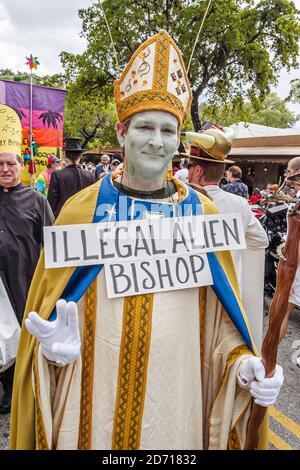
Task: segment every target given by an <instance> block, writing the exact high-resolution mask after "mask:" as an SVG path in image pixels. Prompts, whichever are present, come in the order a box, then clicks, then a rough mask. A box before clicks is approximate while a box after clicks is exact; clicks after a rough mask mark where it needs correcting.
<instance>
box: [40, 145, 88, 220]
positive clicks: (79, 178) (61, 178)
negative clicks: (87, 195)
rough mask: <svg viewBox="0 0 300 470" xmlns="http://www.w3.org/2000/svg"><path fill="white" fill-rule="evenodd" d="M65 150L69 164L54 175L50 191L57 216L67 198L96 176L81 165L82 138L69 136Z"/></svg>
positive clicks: (51, 203)
mask: <svg viewBox="0 0 300 470" xmlns="http://www.w3.org/2000/svg"><path fill="white" fill-rule="evenodd" d="M64 151H65V158H66V160H67V162H68V165H67V167H66V168H64V169H63V170H61V171H58V172H55V173H54V174H53V175H52V178H51V182H50V186H49V192H48V201H49V204H50V206H51V208H52V211H53V214H54V217H55V218H57V217H58V214H59V213H60V211H61V208H62V206H63V205H64V203H65V202H66V201H67V199H69V198H70V197H71V196H73V195H74V194H76V193H77V192H78V191H81V190H82V189H84V188H86V187H87V186H89V185H90V184H93V183H94V182H95V180H94V176H93V175H92V174H91V173H90V172H89V171H87V170H84V169H83V168H81V167H80V165H79V163H80V159H81V156H82V151H83V150H82V148H81V143H80V139H78V138H76V137H69V138H67V139H66V140H65V147H64Z"/></svg>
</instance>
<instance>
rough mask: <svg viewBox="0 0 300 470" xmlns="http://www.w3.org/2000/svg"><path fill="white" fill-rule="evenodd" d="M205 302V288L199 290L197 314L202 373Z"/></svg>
mask: <svg viewBox="0 0 300 470" xmlns="http://www.w3.org/2000/svg"><path fill="white" fill-rule="evenodd" d="M206 300H207V287H200V289H199V312H200V354H201V371H203V364H204V351H205V321H206Z"/></svg>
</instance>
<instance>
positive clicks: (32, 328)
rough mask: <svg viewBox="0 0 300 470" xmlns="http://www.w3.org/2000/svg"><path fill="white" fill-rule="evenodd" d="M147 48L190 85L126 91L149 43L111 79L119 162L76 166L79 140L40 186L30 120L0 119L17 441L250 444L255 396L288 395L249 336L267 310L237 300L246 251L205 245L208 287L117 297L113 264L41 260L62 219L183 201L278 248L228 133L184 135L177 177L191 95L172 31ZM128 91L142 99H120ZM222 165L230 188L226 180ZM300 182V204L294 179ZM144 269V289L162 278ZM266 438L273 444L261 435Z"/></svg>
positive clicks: (4, 377) (2, 249)
mask: <svg viewBox="0 0 300 470" xmlns="http://www.w3.org/2000/svg"><path fill="white" fill-rule="evenodd" d="M152 44H155V46H156V48H155V47H154V48H153V51H154V52H153V54H154V55H155V54H160V63H161V64H165V65H164V67H167V68H168V67H170V70H160V69H159V68H156V67H155V68H151V65H149V72H148V73H149V74H150V75H151V74H152V75H153V77H154V74H160V73H161V74H165V73H167V74H168V73H170V77H172V79H173V76H175V78H176V76H177V75H178V77H180V80H181V81H180V87H181V88H180V89H179V88H178V87H179V85H178V86H177V85H174V86H173V85H172V81H171V82H170V83H171V85H172V86H171V85H170V83H167V82H168V81H166V80H165V79H164V80H158V79H157V77H156V79H155V80H154V78H153V77H152V78H151V80H149V83H153V84H154V83H160V85H159V86H161V87H162V89H159V90H158V89H156V88H155V87H154V85H153V87H154V88H153V89H152V88H151V86H150V85H149V86H150V88H149V89H148V88H147V87H146V88H145V90H144V89H143V91H138V90H139V88H138V87H137V91H134V90H133V91H132V90H131V89H130V88H129V86H128V83H129V82H130V80H129V79H130V77H131V75H130V73H132V70H135V69H136V70H138V67H139V66H140V65H141V63H143V62H141V61H143V60H144V57H145V54H144V53H143V51H144V52H145V51H148V49H147V48H148V46H149V44H148V42H146V43H145V44H143V45H142V46H141V47H140V48H139V49H138V51H136V52H135V53H134V54H133V57H132V58H131V60H130V63H129V64H128V66H127V67H126V69H125V71H124V72H123V74H122V75H121V77H120V79H119V80H117V81H116V83H115V96H116V106H117V111H118V117H119V122H118V123H117V125H116V130H117V136H118V139H119V142H120V145H121V147H122V149H123V150H124V162H123V157H122V156H121V155H120V156H119V158H116V156H114V157H113V158H111V157H110V156H109V155H102V156H101V160H100V162H99V163H98V165H97V166H95V165H94V164H92V163H87V164H82V163H80V161H81V157H82V152H83V150H82V148H81V143H80V140H79V139H77V138H69V139H66V143H65V148H64V151H65V160H66V161H67V165H66V166H65V167H64V168H63V169H58V168H57V166H58V162H57V161H56V160H55V159H54V158H52V159H51V160H49V161H48V165H47V170H45V172H43V173H42V174H41V175H40V176H39V177H38V179H37V181H36V186H35V190H33V189H32V188H25V187H24V186H23V185H22V184H21V171H22V167H23V162H22V160H21V158H20V148H21V124H20V120H19V118H18V116H17V114H16V113H15V112H14V111H13V110H12V109H11V108H9V107H8V106H6V105H0V111H1V112H0V123H1V124H4V122H5V123H6V122H11V123H13V124H12V127H11V128H9V126H0V128H1V129H2V130H1V132H2V134H1V135H0V209H1V211H0V223H1V226H0V227H1V228H0V261H1V264H0V275H1V279H2V280H3V283H4V284H5V287H6V291H7V296H8V299H9V301H10V302H11V305H12V307H13V309H14V311H15V313H16V316H17V318H18V321H19V322H20V324H21V323H22V329H21V335H20V343H19V349H18V355H17V360H16V367H15V371H14V369H13V368H9V369H7V370H6V371H4V372H3V373H1V374H0V380H1V382H2V384H3V387H4V395H3V397H2V399H1V404H0V412H1V413H8V412H9V411H10V410H11V411H12V413H11V441H10V445H11V448H12V449H33V448H36V449H110V448H112V449H114V450H122V449H132V450H135V449H227V448H229V449H232V448H235V449H237V448H243V447H244V445H245V441H246V434H247V433H246V429H247V421H248V418H249V415H250V412H251V408H252V405H253V400H254V402H255V403H256V404H258V405H261V406H263V407H267V406H269V405H272V404H274V403H275V401H276V399H277V396H278V394H279V392H280V389H281V386H282V383H283V371H282V369H281V367H280V366H279V365H277V366H276V368H275V370H274V375H273V377H271V378H269V377H265V375H266V374H265V368H264V364H263V361H262V359H261V358H260V356H259V350H258V348H257V347H256V345H255V343H259V342H260V341H261V335H262V331H261V332H259V333H258V335H257V336H256V337H255V335H254V334H252V333H251V328H250V326H249V324H250V323H251V321H253V322H254V323H255V322H257V317H256V318H255V317H254V318H252V319H251V321H250V317H251V312H250V311H248V310H247V308H248V306H247V301H246V300H245V305H243V301H244V299H246V292H244V285H245V282H244V281H245V280H244V276H245V271H246V269H245V266H243V260H242V256H241V252H240V251H234V252H233V257H232V256H231V254H230V252H229V251H220V252H211V253H208V254H207V259H208V264H209V269H210V272H211V276H212V285H211V286H206V285H205V286H201V287H199V285H197V286H194V287H191V288H188V289H187V288H184V285H183V286H182V287H181V288H179V289H178V290H172V289H166V290H165V291H164V289H162V291H161V290H159V291H151V290H150V291H149V293H148V292H146V293H145V292H143V293H139V292H138V294H137V295H133V296H125V295H124V296H119V297H118V298H111V297H109V296H108V294H107V291H106V287H105V286H106V278H105V275H104V269H103V265H91V266H89V265H85V266H75V265H74V266H72V267H65V268H59V269H46V268H45V264H44V254H43V253H41V249H42V247H43V235H42V234H43V227H44V226H45V225H51V224H52V223H53V222H54V220H56V224H57V225H70V224H78V225H81V224H89V223H98V224H99V225H101V223H102V222H109V221H120V220H121V221H124V220H125V221H126V222H128V223H129V222H130V221H133V220H136V219H138V218H142V219H148V218H151V217H156V218H157V217H160V218H164V217H181V215H178V214H184V213H185V209H187V208H188V209H189V210H191V213H192V215H195V216H196V215H198V214H202V215H209V216H212V215H214V216H215V215H216V214H217V213H218V212H220V213H221V214H228V213H232V212H235V213H239V214H240V215H241V220H242V229H243V231H244V235H245V240H246V248H247V250H250V251H251V252H253V253H255V252H259V253H263V252H264V249H265V248H266V247H267V245H268V238H267V236H266V233H265V231H264V229H263V228H262V226H261V225H260V223H259V221H258V220H257V219H256V218H255V216H254V214H253V212H252V211H251V207H250V205H251V204H252V203H255V204H256V203H257V202H259V200H260V197H268V195H269V193H270V192H272V191H275V189H274V188H273V186H272V188H271V187H270V188H269V189H268V188H267V189H266V191H267V192H266V194H264V195H263V196H262V192H260V194H259V192H258V190H257V191H256V190H255V191H254V192H253V194H252V196H251V198H250V199H249V194H248V187H247V185H245V184H244V183H243V182H242V173H241V170H240V168H239V167H237V166H236V165H232V164H233V163H234V162H232V161H231V160H229V158H228V155H229V152H230V149H231V143H232V135H230V133H228V132H227V131H226V128H225V129H221V128H218V126H215V125H214V126H212V127H207V128H206V129H205V130H204V131H203V132H200V133H197V132H190V133H189V134H190V141H191V146H190V149H189V151H188V152H187V153H186V154H182V158H183V160H182V162H181V165H182V168H180V169H178V171H176V173H175V174H174V175H172V174H170V173H172V172H171V171H170V164H171V162H172V157H173V155H174V154H175V152H176V151H177V149H178V146H179V134H180V127H181V125H182V123H183V120H184V118H185V117H186V116H187V115H188V112H189V107H190V102H191V92H190V86H189V82H188V78H187V74H186V70H185V66H184V63H183V60H182V57H181V54H180V52H179V51H178V49H177V47H176V45H175V43H174V41H173V40H172V39H171V38H170V36H169V35H168V34H167V33H166V32H165V31H161V32H160V33H158V34H157V35H155V36H154V37H153V38H152V39H151V47H152ZM166 44H167V45H168V48H167V47H166ZM170 51H171V52H170ZM164 54H167V55H166V57H165V59H164V60H162V58H163V57H164ZM169 54H171V55H170V57H172V61H171V60H169ZM141 58H142V59H141ZM153 60H154V59H153ZM154 62H155V60H154ZM128 74H129V75H128ZM176 74H177V75H176ZM164 76H165V75H164ZM137 78H138V77H137ZM170 80H171V79H170ZM170 80H169V81H170ZM173 80H174V79H173ZM137 82H138V80H137ZM146 83H147V82H146ZM176 83H177V84H178V83H179V82H178V79H176ZM147 86H148V85H147ZM155 86H156V85H155ZM129 89H130V90H131V91H130V94H131V93H132V94H133V97H134V98H135V99H130V100H127V101H126V93H129V91H128V90H129ZM141 89H142V88H141ZM178 90H179V91H178ZM166 96H168V97H169V98H168V99H166ZM131 98H132V96H131ZM140 99H141V100H142V101H141V102H140V103H139V100H140ZM137 103H138V105H137ZM12 135H13V136H14V138H13V139H12V138H11V136H12ZM228 164H230V165H232V166H230V167H229V168H228V169H227V170H226V173H225V168H226V165H228ZM299 173H300V158H296V159H292V160H291V161H290V163H289V165H288V168H287V176H294V175H297V174H299ZM224 174H225V175H226V180H227V181H226V184H224V185H220V181H221V180H222V178H223V176H224ZM291 184H292V185H293V189H294V191H296V193H295V194H296V197H299V189H300V186H299V185H298V180H296V181H293V180H292V183H291ZM297 185H298V186H297ZM268 191H269V192H268ZM122 198H123V199H124V200H125V207H126V208H128V211H127V212H126V214H124V211H123V212H122V210H123V209H122V208H124V200H122ZM248 200H249V202H250V204H249V203H248ZM137 201H138V203H139V204H136V202H137ZM137 206H138V207H137ZM100 207H101V210H99V209H100ZM102 209H103V210H102ZM40 253H41V256H40V258H39V255H40ZM38 258H39V261H38ZM165 263H166V264H165V265H166V267H167V271H168V269H169V264H168V260H166V261H165ZM35 268H36V269H35ZM149 269H150V268H149ZM34 271H35V272H34ZM145 272H146V274H147V275H148V278H146V280H144V286H147V283H148V282H149V281H151V277H152V280H153V276H152V275H151V273H150V274H149V271H147V270H146V269H145ZM33 273H34V275H33ZM297 273H298V274H299V269H298V271H297ZM298 274H297V275H296V278H297V279H298V277H299V276H298ZM255 275H256V274H255ZM297 276H298V277H297ZM166 277H168V272H167V273H165V274H162V278H166ZM295 282H296V284H295V283H294V290H297V289H298V287H299V280H297V281H295ZM291 295H293V293H291ZM295 298H296V297H295V295H293V297H292V298H291V302H294V301H295ZM25 304H26V306H25ZM293 305H294V304H293ZM255 314H256V315H258V312H255ZM289 314H290V312H287V317H288V315H289ZM0 320H1V318H0ZM2 327H4V326H3V325H2ZM13 379H14V382H13ZM12 391H13V398H12ZM24 423H25V425H24ZM259 442H260V444H259V445H260V446H261V448H264V447H265V446H266V438H265V434H264V431H263V430H262V431H261V433H260V436H259Z"/></svg>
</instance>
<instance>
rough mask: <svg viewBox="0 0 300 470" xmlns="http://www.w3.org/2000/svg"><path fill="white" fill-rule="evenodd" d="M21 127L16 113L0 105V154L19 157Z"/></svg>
mask: <svg viewBox="0 0 300 470" xmlns="http://www.w3.org/2000/svg"><path fill="white" fill-rule="evenodd" d="M21 144H22V126H21V121H20V119H19V116H18V115H17V113H16V112H15V111H14V110H13V109H12V108H10V107H9V106H6V105H5V104H0V153H14V154H15V155H19V156H21Z"/></svg>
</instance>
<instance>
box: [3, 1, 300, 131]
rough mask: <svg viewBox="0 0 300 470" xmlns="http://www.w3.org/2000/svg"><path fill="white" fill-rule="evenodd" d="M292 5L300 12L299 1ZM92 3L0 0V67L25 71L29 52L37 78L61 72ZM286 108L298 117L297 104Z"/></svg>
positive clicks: (284, 88) (284, 77)
mask: <svg viewBox="0 0 300 470" xmlns="http://www.w3.org/2000/svg"><path fill="white" fill-rule="evenodd" d="M294 2H295V4H296V6H297V8H299V9H300V0H294ZM92 3H93V1H92V0H0V59H1V62H0V68H10V69H12V70H13V71H15V72H16V71H18V70H19V71H21V72H26V71H28V66H26V65H25V62H26V59H25V58H26V56H28V55H30V54H31V53H32V54H33V55H34V56H37V57H38V58H39V61H40V64H41V65H40V66H39V68H38V75H46V74H50V75H51V74H54V73H59V72H63V68H62V67H61V64H60V58H59V54H60V52H61V51H67V52H72V53H74V54H80V53H82V52H83V51H84V49H85V47H86V42H85V40H84V39H83V38H81V37H80V32H81V20H80V19H79V17H78V10H79V9H80V8H86V7H88V6H89V5H91V4H92ZM299 62H300V57H299ZM299 77H300V73H299V70H293V71H291V72H290V73H288V72H287V71H286V70H283V71H282V72H281V75H280V79H279V82H278V85H277V87H276V88H274V91H276V92H277V93H278V95H279V96H280V97H281V98H286V97H287V95H288V93H289V88H290V80H292V79H294V78H299ZM288 107H289V109H291V110H292V111H294V112H296V113H297V114H300V104H297V105H293V104H289V105H288ZM299 126H300V124H299Z"/></svg>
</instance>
